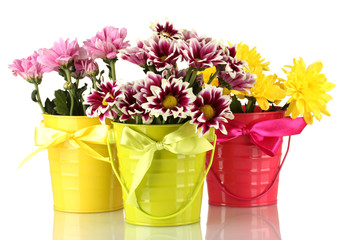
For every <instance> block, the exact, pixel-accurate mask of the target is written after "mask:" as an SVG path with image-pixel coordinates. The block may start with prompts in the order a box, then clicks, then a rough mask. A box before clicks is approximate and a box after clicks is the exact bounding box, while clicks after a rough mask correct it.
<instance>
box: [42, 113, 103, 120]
mask: <svg viewBox="0 0 343 240" xmlns="http://www.w3.org/2000/svg"><path fill="white" fill-rule="evenodd" d="M42 116H43V117H46V118H64V119H99V118H98V117H88V116H68V115H54V114H46V113H42Z"/></svg>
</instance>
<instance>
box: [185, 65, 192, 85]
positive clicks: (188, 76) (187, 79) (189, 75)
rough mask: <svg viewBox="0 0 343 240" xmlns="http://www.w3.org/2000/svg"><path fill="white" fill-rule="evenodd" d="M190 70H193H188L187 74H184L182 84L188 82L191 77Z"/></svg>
mask: <svg viewBox="0 0 343 240" xmlns="http://www.w3.org/2000/svg"><path fill="white" fill-rule="evenodd" d="M192 70H193V69H192V68H191V67H190V68H189V69H188V72H187V74H186V77H185V80H184V82H189V78H190V77H191V74H192Z"/></svg>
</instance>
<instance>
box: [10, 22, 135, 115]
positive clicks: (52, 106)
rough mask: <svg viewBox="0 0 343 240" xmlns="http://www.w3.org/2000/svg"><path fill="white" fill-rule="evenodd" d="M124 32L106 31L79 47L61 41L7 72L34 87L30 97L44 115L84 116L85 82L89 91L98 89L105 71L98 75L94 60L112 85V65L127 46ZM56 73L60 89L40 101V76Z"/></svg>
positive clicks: (75, 41) (21, 60) (36, 52)
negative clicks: (58, 75) (103, 67)
mask: <svg viewBox="0 0 343 240" xmlns="http://www.w3.org/2000/svg"><path fill="white" fill-rule="evenodd" d="M126 35H127V31H126V29H125V28H122V29H118V28H115V27H105V28H104V29H103V30H102V31H100V32H98V33H97V34H96V36H95V37H93V38H91V39H88V40H86V41H84V45H83V46H82V47H80V46H79V44H78V42H77V40H76V39H75V40H74V41H70V40H69V39H67V40H63V39H60V40H59V41H58V42H55V43H54V45H53V47H52V48H50V49H45V48H42V49H39V50H38V51H35V52H34V53H33V55H32V56H29V57H28V58H23V59H17V60H14V62H13V64H11V65H9V68H10V69H11V70H12V71H13V74H14V75H15V76H17V75H20V76H21V77H22V78H24V79H25V80H26V81H28V82H29V83H32V84H33V85H34V87H35V89H34V90H33V92H32V94H31V98H32V100H33V101H34V102H37V103H38V104H39V106H40V108H41V110H42V112H43V113H45V114H53V115H69V116H82V115H86V108H87V106H86V105H85V104H84V98H83V96H84V93H85V91H86V90H87V89H88V88H89V87H88V84H87V82H86V81H81V80H82V79H84V78H86V77H88V78H89V79H90V81H89V83H90V86H91V87H90V88H91V89H93V88H94V89H98V85H99V83H100V79H102V78H103V74H104V72H105V71H104V70H102V71H99V65H98V63H97V62H96V59H98V58H100V59H102V60H103V61H104V62H105V63H106V65H107V67H108V69H109V71H108V74H109V78H110V79H112V81H115V63H116V61H117V60H118V55H120V52H121V51H122V50H123V49H124V48H127V47H128V46H130V44H129V42H128V41H125V37H126ZM52 71H57V72H58V73H59V74H60V75H61V76H62V77H63V79H64V83H63V82H62V83H63V88H62V89H59V90H56V91H55V93H54V96H55V98H54V99H53V100H50V99H49V98H47V99H46V100H45V102H44V105H43V102H42V100H41V96H40V92H39V85H40V84H41V82H42V78H43V74H44V73H46V72H52Z"/></svg>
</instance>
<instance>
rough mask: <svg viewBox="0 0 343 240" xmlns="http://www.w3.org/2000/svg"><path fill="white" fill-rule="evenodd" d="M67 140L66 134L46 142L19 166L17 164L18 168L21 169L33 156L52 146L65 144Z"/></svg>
mask: <svg viewBox="0 0 343 240" xmlns="http://www.w3.org/2000/svg"><path fill="white" fill-rule="evenodd" d="M66 139H67V135H66V134H62V135H60V136H58V137H56V138H54V139H52V140H51V141H50V142H48V143H47V144H45V145H43V146H41V147H40V148H38V149H37V150H35V151H33V152H32V153H31V154H30V155H29V156H27V157H26V158H25V159H24V160H23V161H22V162H21V163H20V164H19V167H18V169H19V168H21V167H22V166H23V165H24V164H25V163H26V162H27V161H29V160H30V159H31V158H32V157H33V156H35V155H36V154H37V153H39V152H41V151H43V150H45V149H47V148H49V147H52V146H56V145H58V144H60V143H63V142H65V141H66Z"/></svg>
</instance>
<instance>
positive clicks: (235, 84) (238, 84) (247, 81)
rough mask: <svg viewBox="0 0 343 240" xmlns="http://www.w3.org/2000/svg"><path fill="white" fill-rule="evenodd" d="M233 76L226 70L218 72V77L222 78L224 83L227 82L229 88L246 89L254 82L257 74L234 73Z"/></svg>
mask: <svg viewBox="0 0 343 240" xmlns="http://www.w3.org/2000/svg"><path fill="white" fill-rule="evenodd" d="M235 75H236V76H235V77H232V75H231V74H229V73H226V72H220V73H219V74H218V77H219V79H221V80H223V81H224V82H225V83H227V84H229V89H232V90H238V91H246V90H247V89H249V88H252V87H253V86H254V84H255V82H256V78H257V76H256V75H255V74H250V73H249V72H246V73H240V72H238V73H236V74H235Z"/></svg>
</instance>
